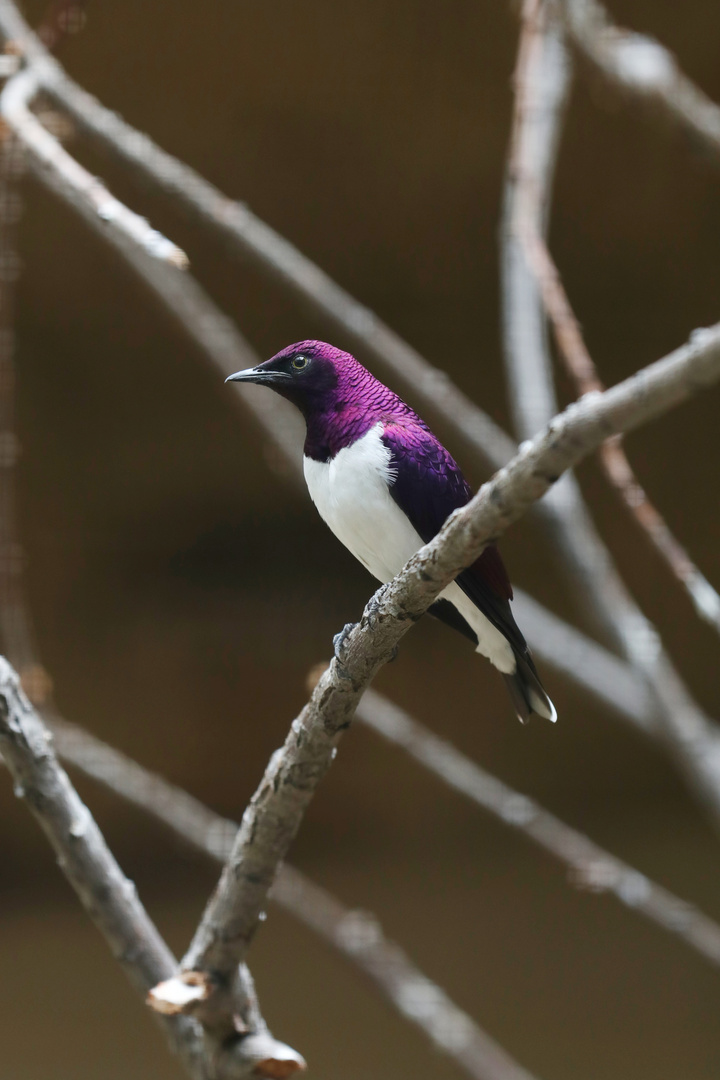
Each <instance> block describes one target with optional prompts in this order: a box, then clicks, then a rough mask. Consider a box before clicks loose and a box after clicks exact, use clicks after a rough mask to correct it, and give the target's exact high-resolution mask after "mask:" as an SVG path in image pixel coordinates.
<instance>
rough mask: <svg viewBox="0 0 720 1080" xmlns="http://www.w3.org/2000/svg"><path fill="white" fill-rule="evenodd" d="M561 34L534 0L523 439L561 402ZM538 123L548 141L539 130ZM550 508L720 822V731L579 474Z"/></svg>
mask: <svg viewBox="0 0 720 1080" xmlns="http://www.w3.org/2000/svg"><path fill="white" fill-rule="evenodd" d="M557 34H558V27H557V24H556V23H555V22H554V21H553V19H551V18H549V15H548V9H547V6H546V4H545V3H544V2H540V0H526V3H525V5H524V8H523V27H522V36H521V47H520V50H519V53H518V66H517V70H516V79H515V82H516V104H515V116H514V124H513V138H512V141H511V155H510V160H509V163H508V169H507V178H506V194H505V218H504V226H505V227H504V230H503V245H504V248H505V251H506V252H507V254H506V255H505V257H504V259H503V270H504V274H503V302H504V305H505V326H506V327H515V332H514V333H512V334H509V335H508V336H507V338H506V340H505V357H506V364H507V366H508V368H509V369H510V370H512V371H513V372H514V374H513V377H512V381H513V385H514V387H515V388H516V396H515V409H516V414H517V420H518V425H519V434H520V435H521V437H523V438H528V437H530V436H531V435H533V434H534V431H535V427H534V425H536V424H537V421H538V417H539V413H540V411H541V410H544V411H545V413H546V416H545V420H546V422H548V421H549V420H550V418H551V417H552V415H553V413H554V412H555V410H556V408H557V403H556V400H555V395H554V390H553V387H552V382H551V379H550V372H551V371H552V360H551V357H550V352H549V349H548V347H547V339H546V334H545V330H544V326H543V310H542V296H541V293H540V289H539V287H538V282H537V281H536V277H535V273H534V269H535V267H534V263H533V259H534V258H535V257H536V256H537V253H538V252H541V253H542V252H544V251H546V250H547V248H546V243H545V231H546V228H547V217H548V208H549V204H550V181H551V177H552V155H550V154H548V153H547V152H546V151H544V150H543V152H539V147H540V146H541V145H544V143H549V144H550V145H551V146H554V147H556V146H557V143H558V135H557V134H555V135H554V136H549V135H548V127H549V126H551V125H552V124H554V125H556V126H559V124H560V121H561V110H560V109H559V108H558V107H557V103H558V102H559V101H561V100H562V99H561V98H560V96H559V95H558V94H557V86H556V84H557V72H556V66H557V57H556V52H557V40H556V39H557ZM548 41H549V44H548ZM554 104H555V106H556V107H553V105H554ZM540 125H541V130H542V134H543V141H542V143H541V140H540V139H538V138H537V137H536V133H535V131H534V129H535V127H536V126H540ZM518 245H519V248H520V250H519V251H518V250H517V248H518ZM523 256H524V257H523ZM547 258H548V259H549V256H548V257H547ZM540 280H543V278H542V275H541V277H540ZM562 328H563V332H564V334H565V335H566V336H567V334H568V332H572V325H570V324H568V323H567V321H565V322H563V324H562ZM538 367H540V368H541V369H542V372H543V374H542V379H541V378H540V376H538V375H537V371H536V369H537V368H538ZM541 382H542V385H543V387H544V393H543V397H542V399H538V397H536V396H534V395H533V396H532V397H531V396H530V395H529V394H528V393H527V392H526V391H527V388H528V387H529V388H534V387H537V386H538V385H540V383H541ZM608 434H610V433H608ZM548 517H549V520H550V522H551V523H552V526H553V529H554V533H555V536H556V539H557V544H558V547H559V548H560V549H561V550H563V552H569V553H571V554H572V555H573V557H574V560H575V566H576V568H582V578H583V579H584V591H583V596H584V599H585V600H586V601H589V603H590V606H591V607H592V609H593V610H594V611H595V613H596V614H597V615H598V616H599V617H600V618H601V619H602V622H603V623H604V625H605V627H606V628H607V629H608V630H609V631H610V633H611V634H612V636H613V639H614V641H615V643H616V645H617V647H618V648H619V649H620V652H621V655H623V656H624V657H625V658H626V659H627V660H628V661H629V662H630V663H631V664H632V665H633V666H635V667H636V668H637V669H638V671H639V672H641V673H642V675H643V676H644V678H645V680H646V684H647V687H648V692H649V694H650V696H651V700H652V701H653V712H654V713H655V714H656V718H657V721H658V732H659V733H661V734H663V735H664V737H665V738H666V741H667V742H668V744H669V746H670V748H671V749H672V751H673V753H674V755H675V757H676V758H677V760H678V763H679V765H680V767H681V769H682V770H683V772H684V774H685V777H686V779H687V782H688V785H689V787H690V789H691V790H692V791H693V792H695V793H696V794H697V795H698V796H699V798H700V799H701V801H702V802H703V804H704V805H705V807H706V808H707V809H708V810H709V812H710V814H711V816H712V819H713V821H714V823H715V824H716V825H720V754H719V753H718V738H717V732H716V731H715V729H714V726H713V725H711V723H710V722H709V721H708V719H707V717H706V716H705V715H704V714H703V712H702V710H701V709H700V708H699V707H698V706H697V704H696V703H695V702H694V701H693V699H692V697H691V695H690V693H689V691H688V690H687V688H686V687H685V685H684V683H683V682H682V680H681V678H680V676H679V675H678V673H677V671H676V670H675V668H674V667H673V664H672V661H671V660H670V657H669V656H668V655H667V653H666V652H665V651H664V649H663V647H662V643H661V641H660V638H659V635H658V633H657V631H656V629H655V628H654V627H653V626H652V625H651V623H650V622H649V620H648V619H647V618H646V617H645V616H644V615H643V613H642V612H641V610H640V609H639V607H638V605H637V604H636V603H635V601H634V600H633V598H632V596H631V595H630V594H629V592H628V591H627V589H626V587H625V585H624V583H623V581H622V579H621V577H620V575H619V573H618V571H617V569H616V567H615V564H614V562H613V560H612V557H611V555H610V553H609V551H608V550H607V548H606V546H605V544H604V543H603V541H602V539H601V538H600V536H599V535H598V533H597V531H596V529H595V527H594V525H593V522H592V519H591V517H590V515H589V513H588V511H587V509H586V507H585V504H584V502H583V499H582V494H581V492H580V489H579V487H578V485H577V483H576V482H575V481H574V480H573V479H572V478H568V479H567V480H566V481H565V483H564V485H563V486H562V487H560V486H559V487H558V494H557V496H553V497H551V499H550V500H549V501H548Z"/></svg>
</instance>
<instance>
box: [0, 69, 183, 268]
mask: <svg viewBox="0 0 720 1080" xmlns="http://www.w3.org/2000/svg"><path fill="white" fill-rule="evenodd" d="M41 85H42V79H41V76H40V72H39V71H38V70H36V68H35V67H34V66H31V67H29V68H26V69H25V70H24V71H20V72H18V74H17V75H13V76H12V78H11V79H9V80H8V82H7V83H6V85H5V88H4V90H3V91H2V93H1V94H0V116H2V118H3V119H4V120H5V122H6V124H7V125H8V127H10V128H11V130H12V131H14V132H15V134H16V135H17V137H18V139H19V140H20V141H21V143H22V144H23V146H24V148H25V150H26V151H27V154H28V161H29V165H30V167H31V168H32V169H33V171H35V172H47V171H51V172H53V173H54V174H55V176H56V178H57V182H58V183H59V184H61V185H62V186H63V187H64V188H65V190H66V191H67V193H68V197H69V198H71V199H72V200H74V201H78V200H81V201H83V202H85V203H87V205H89V206H90V207H91V208H92V209H93V211H94V212H95V213H96V214H97V216H98V218H99V219H100V220H101V221H102V222H103V223H104V224H105V226H106V227H107V228H109V229H117V230H119V231H120V232H123V233H125V234H126V235H127V236H128V238H129V239H131V240H132V241H133V242H134V243H136V244H139V245H140V247H141V248H142V249H143V250H144V251H146V252H147V253H148V255H152V256H153V258H156V259H161V260H162V261H163V262H168V263H170V264H171V265H172V266H175V267H178V268H179V269H181V270H184V269H186V268H187V267H188V265H189V262H188V257H187V255H186V254H185V252H184V251H182V250H181V249H180V248H179V247H177V245H176V244H173V243H172V241H170V240H168V239H167V238H166V237H164V236H163V235H162V233H159V232H158V231H157V230H156V229H153V228H151V226H150V225H149V224H148V223H147V221H146V220H145V218H142V217H139V215H138V214H135V213H134V212H133V211H132V210H129V209H128V208H127V207H126V206H125V205H123V203H121V202H120V201H119V200H118V199H116V198H115V196H114V195H111V194H110V192H109V191H108V190H107V188H106V187H105V186H104V184H102V183H101V182H100V181H99V180H98V179H97V178H96V177H94V176H92V175H91V174H90V173H89V172H88V171H87V169H84V168H83V166H82V165H80V164H79V162H77V161H75V159H74V158H73V157H71V156H70V154H68V153H67V151H66V150H64V149H63V147H62V146H61V145H60V143H59V142H58V140H57V139H55V138H54V137H53V136H52V135H51V134H50V132H49V131H47V130H46V129H45V128H44V127H43V126H42V124H41V123H40V121H39V120H38V119H37V118H36V117H35V116H33V114H32V112H31V111H30V109H29V104H30V102H31V101H32V99H33V98H34V97H35V95H36V94H37V92H38V90H39V89H40V87H41Z"/></svg>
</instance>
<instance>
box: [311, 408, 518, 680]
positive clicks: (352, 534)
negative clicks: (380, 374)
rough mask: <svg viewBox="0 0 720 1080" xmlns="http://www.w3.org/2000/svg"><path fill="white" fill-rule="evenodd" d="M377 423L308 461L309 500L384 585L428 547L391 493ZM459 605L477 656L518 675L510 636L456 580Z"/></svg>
mask: <svg viewBox="0 0 720 1080" xmlns="http://www.w3.org/2000/svg"><path fill="white" fill-rule="evenodd" d="M382 432H383V425H382V423H378V424H376V425H375V427H373V428H371V429H370V431H368V432H367V434H366V435H363V436H362V438H360V439H358V440H357V442H354V443H353V444H352V446H346V447H345V448H344V449H343V450H340V451H339V452H338V453H337V454H336V455H335V457H334V458H331V459H330V461H315V460H313V459H312V458H308V457H306V458H303V471H304V473H305V480H306V482H307V486H308V491H309V492H310V498H311V499H312V501H313V502H314V503H315V506H316V507H317V509H318V512H319V514H320V517H321V518H322V519H323V521H324V522H325V524H326V525H328V526H329V528H330V529H331V530H332V531H333V532H334V533H335V535H336V536H337V538H338V540H340V541H341V542H342V543H343V544H344V545H345V547H346V548H348V550H349V551H351V552H352V554H353V555H354V556H355V558H356V559H358V560H359V561H360V562H361V563H362V564H363V566H364V567H366V569H368V570H369V571H370V573H371V574H372V575H373V576H374V577H376V578H377V579H378V580H379V581H390V579H391V578H394V577H395V575H396V574H397V573H399V571H400V570H402V568H403V566H404V565H405V563H406V562H407V561H408V559H409V558H410V557H411V556H412V555H414V554H415V552H416V551H419V549H420V548H421V547H422V546H423V541H422V539H421V537H420V534H419V533H418V532H417V531H416V530H415V529H414V528H413V526H412V524H411V522H410V521H409V519H408V518H407V516H406V515H405V514H404V513H403V511H402V510H401V509H400V507H399V506H398V505H397V503H396V502H395V500H394V499H393V497H392V495H391V494H390V484H391V483H392V481H393V480H394V475H393V470H392V468H391V465H390V459H391V454H390V450H389V449H388V447H387V446H385V444H384V442H383V441H382ZM440 595H441V596H443V597H445V598H446V599H447V600H450V602H451V603H452V604H454V605H455V607H456V608H457V610H458V611H459V612H460V614H461V615H462V616H463V618H464V619H465V620H466V621H467V622H468V623H469V624H470V626H471V627H472V628H473V630H474V631H475V633H476V635H477V638H478V652H481V653H482V654H483V656H487V657H488V659H489V660H490V661H491V662H492V663H493V664H494V665H495V666H496V667H497V668H499V669H500V671H505V672H507V671H514V670H515V658H514V656H513V652H512V649H511V648H510V645H509V644H508V642H507V641H506V639H505V637H504V636H503V635H502V634H501V633H500V632H499V631H498V630H496V629H495V627H494V626H493V625H492V624H491V623H490V622H489V621H488V619H486V618H485V616H484V615H483V614H482V612H481V611H480V610H479V609H478V608H477V607H476V606H475V605H474V604H473V602H472V600H469V599H468V597H467V596H466V595H465V593H464V592H463V591H462V589H461V588H460V586H459V585H457V584H456V583H455V582H454V581H453V582H451V583H450V585H448V586H447V588H445V589H443V591H442V592H441V594H440Z"/></svg>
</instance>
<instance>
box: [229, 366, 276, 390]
mask: <svg viewBox="0 0 720 1080" xmlns="http://www.w3.org/2000/svg"><path fill="white" fill-rule="evenodd" d="M291 378H292V375H289V374H288V373H287V372H286V371H273V370H272V369H271V368H264V367H263V366H262V364H260V365H259V366H258V367H253V368H246V369H245V371H236V372H235V374H234V375H228V377H227V379H226V380H225V382H226V383H228V382H251V383H259V384H260V385H261V386H273V385H275V384H277V383H280V382H285V381H286V380H287V379H291Z"/></svg>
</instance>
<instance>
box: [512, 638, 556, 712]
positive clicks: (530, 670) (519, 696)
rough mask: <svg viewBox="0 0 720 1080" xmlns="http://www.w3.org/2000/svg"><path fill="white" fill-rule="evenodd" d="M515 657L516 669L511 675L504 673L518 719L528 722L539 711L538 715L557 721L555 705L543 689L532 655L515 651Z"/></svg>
mask: <svg viewBox="0 0 720 1080" xmlns="http://www.w3.org/2000/svg"><path fill="white" fill-rule="evenodd" d="M513 651H515V650H513ZM515 659H516V661H517V665H516V668H515V671H513V673H512V674H511V675H505V674H503V678H504V680H505V685H506V686H507V688H508V690H509V691H510V697H511V698H512V700H513V705H514V706H515V712H516V713H517V716H518V720H519V721H520V723H521V724H527V722H528V720H529V719H530V717H531V716H532V714H533V713H537V715H538V716H543V717H544V718H545V719H546V720H552V722H553V723H555V721H556V720H557V712H556V711H555V706H554V705H553V703H552V701H551V700H550V698H549V697H548V696H547V694H546V693H545V690H544V689H543V685H542V683H541V682H540V678H539V676H538V673H537V671H536V670H535V665H534V663H533V661H532V657H531V656H530V654H529V653H526V654H525V655H524V656H521V655H520V654H519V653H518V652H515Z"/></svg>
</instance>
